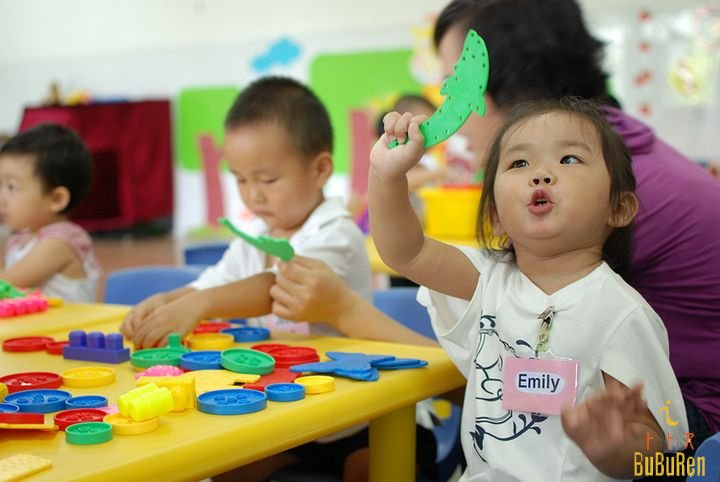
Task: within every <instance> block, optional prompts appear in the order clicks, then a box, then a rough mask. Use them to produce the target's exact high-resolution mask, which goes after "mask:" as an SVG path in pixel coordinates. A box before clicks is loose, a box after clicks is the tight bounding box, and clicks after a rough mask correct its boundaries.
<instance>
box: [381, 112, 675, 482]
mask: <svg viewBox="0 0 720 482" xmlns="http://www.w3.org/2000/svg"><path fill="white" fill-rule="evenodd" d="M422 120H423V119H422V118H417V117H415V118H413V117H412V116H411V115H403V116H401V115H400V114H397V113H391V114H389V115H388V116H387V117H386V119H385V135H384V136H383V138H381V139H380V141H378V143H377V144H376V145H375V147H374V148H373V152H372V154H371V170H370V185H369V187H370V190H369V194H370V219H371V226H372V233H373V236H374V238H375V243H376V245H377V247H378V250H379V252H380V254H381V256H382V257H383V259H384V261H385V262H386V263H387V264H388V265H389V266H391V267H393V268H395V269H396V270H397V271H398V272H400V273H401V274H403V275H405V276H406V277H408V278H410V279H412V280H414V281H416V282H417V283H419V284H422V285H424V286H425V287H426V288H422V289H421V292H420V294H419V295H418V297H419V299H420V301H421V302H422V303H423V304H425V305H426V306H427V307H428V310H429V312H430V315H431V317H432V321H433V328H434V330H435V332H436V333H437V335H438V338H439V340H440V342H441V344H442V345H443V347H444V348H445V349H446V350H447V351H448V353H449V355H450V356H451V357H452V359H453V360H454V361H455V363H456V364H457V366H458V367H459V369H460V370H461V371H462V372H463V373H464V374H465V376H466V377H467V379H468V385H467V391H466V394H465V402H464V408H463V423H462V430H461V437H462V444H463V450H464V452H465V456H466V458H467V462H468V467H467V470H466V473H465V474H464V476H463V479H462V480H473V481H474V480H593V481H599V480H607V479H608V478H632V477H633V476H634V475H639V474H637V473H635V474H634V471H633V469H634V468H635V467H634V465H633V464H634V462H636V461H637V460H638V459H637V457H643V456H644V455H645V454H646V453H647V454H653V455H654V453H655V452H662V451H664V450H672V451H674V450H677V449H682V448H683V447H684V446H685V440H686V438H685V437H686V434H685V432H686V431H687V421H686V416H685V410H684V406H683V402H682V397H681V395H680V390H679V388H678V384H677V381H676V379H675V376H674V374H673V371H672V368H671V367H670V364H669V361H668V353H667V335H666V332H665V329H664V327H663V324H662V321H661V320H660V319H659V317H658V316H657V315H656V314H655V312H654V311H653V310H652V309H651V308H650V306H649V305H648V304H647V303H645V301H644V300H643V299H642V297H641V296H640V295H639V294H638V293H637V292H636V291H634V290H633V289H632V288H631V287H630V286H629V285H627V284H626V283H625V282H624V281H623V279H622V278H621V277H620V276H619V275H617V274H616V273H615V272H614V271H613V269H615V270H619V271H620V272H622V270H623V268H624V266H625V265H626V263H627V260H628V257H629V253H630V249H629V245H628V244H629V243H628V240H629V239H630V238H629V235H630V232H629V230H630V223H631V221H632V219H633V217H634V215H635V213H636V211H637V207H638V206H637V199H636V197H635V194H634V188H635V180H634V177H633V174H632V170H631V165H630V157H629V155H628V152H627V149H626V148H625V145H624V144H623V142H622V141H621V140H620V138H619V137H618V136H617V134H615V133H614V132H613V131H612V129H611V128H610V127H609V125H608V124H607V122H606V121H605V120H604V119H603V117H602V115H601V114H600V113H599V112H598V111H597V109H596V108H595V107H594V106H593V105H592V104H590V103H587V102H583V101H578V100H565V101H547V102H538V103H529V104H524V105H521V106H519V107H517V108H516V109H514V110H512V111H511V112H510V113H509V115H508V118H507V121H506V123H505V125H504V127H503V128H502V129H501V130H500V132H499V134H498V136H497V138H496V139H495V141H494V144H493V145H492V148H491V150H490V153H489V156H488V162H487V171H486V177H485V179H484V188H483V197H482V199H481V203H480V208H479V215H478V226H480V227H482V226H483V225H485V220H486V219H487V220H489V221H490V222H491V225H492V226H493V227H494V233H487V232H483V229H482V228H480V229H479V231H480V232H479V238H480V241H481V243H482V244H485V245H487V241H488V238H489V236H491V235H493V234H494V235H496V236H498V235H506V236H507V237H508V239H509V243H508V244H507V246H506V250H505V252H493V251H490V250H487V249H481V250H474V249H470V248H458V247H454V246H449V245H445V244H442V243H440V242H438V241H435V240H432V239H428V238H425V237H424V236H423V233H422V231H421V228H420V224H419V222H418V220H417V219H416V218H415V216H414V214H413V211H412V209H411V207H410V206H409V203H408V200H407V194H406V192H407V185H406V180H405V173H406V172H407V171H408V170H409V169H410V168H411V167H412V166H413V165H414V163H415V162H417V160H418V159H419V158H420V156H421V155H422V143H423V139H422V134H421V133H420V131H419V129H418V124H419V122H421V121H422ZM407 136H409V141H408V142H407V144H405V145H401V146H399V147H397V148H394V149H388V147H387V145H388V142H389V141H390V140H392V139H393V138H398V140H400V141H401V142H402V141H404V140H405V138H406V137H407ZM463 300H469V302H467V301H463ZM640 381H642V382H643V383H644V386H643V385H641V384H640ZM546 382H548V383H546ZM555 389H557V391H556V390H555ZM641 394H642V396H643V397H644V398H645V400H647V402H646V401H644V400H643V398H642V397H641Z"/></svg>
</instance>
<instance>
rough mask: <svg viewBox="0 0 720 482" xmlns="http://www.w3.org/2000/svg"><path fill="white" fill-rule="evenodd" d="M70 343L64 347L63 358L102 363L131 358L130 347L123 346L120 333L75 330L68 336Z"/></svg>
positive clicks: (117, 361)
mask: <svg viewBox="0 0 720 482" xmlns="http://www.w3.org/2000/svg"><path fill="white" fill-rule="evenodd" d="M68 340H69V343H68V344H67V345H65V347H63V358H66V359H68V360H88V361H95V362H101V363H122V362H126V361H128V360H129V359H130V349H129V348H125V347H124V346H123V343H124V342H123V336H122V335H121V334H120V333H109V334H107V335H105V334H103V333H100V332H92V333H85V332H84V331H83V330H74V331H71V332H70V335H69V336H68Z"/></svg>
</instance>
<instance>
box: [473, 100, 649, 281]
mask: <svg viewBox="0 0 720 482" xmlns="http://www.w3.org/2000/svg"><path fill="white" fill-rule="evenodd" d="M548 113H566V114H567V115H569V116H573V117H576V118H578V119H582V120H584V121H586V122H587V123H588V124H589V125H590V127H591V128H592V129H593V130H594V131H595V132H596V133H597V135H598V139H599V140H600V146H601V148H602V154H603V157H604V159H605V165H606V166H607V169H608V173H609V175H610V203H611V205H612V208H613V209H616V208H617V207H618V205H619V203H620V201H621V199H622V194H623V193H625V192H631V193H634V192H635V176H634V174H633V171H632V158H631V156H630V152H629V151H628V149H627V147H626V146H625V143H624V142H623V140H622V138H621V137H620V136H619V135H618V134H617V133H616V132H615V131H614V130H613V128H612V126H610V124H609V123H608V122H607V120H605V117H604V116H603V114H602V112H600V110H599V109H598V108H597V105H596V104H595V103H594V102H592V101H588V100H582V99H578V98H574V97H568V98H563V99H558V100H544V101H534V102H525V103H520V104H518V105H516V106H515V107H513V108H512V109H510V110H509V111H508V115H507V117H506V120H505V124H504V125H503V126H502V127H501V128H500V131H499V132H498V134H497V136H496V137H495V140H494V141H493V143H492V146H491V147H490V150H489V152H488V156H487V162H486V170H485V178H484V179H483V191H482V196H481V198H480V207H479V208H478V219H477V237H478V239H479V241H480V243H481V244H482V245H484V246H496V245H497V243H496V242H495V243H493V239H492V232H491V230H490V229H489V226H490V225H491V222H492V220H491V213H493V212H494V211H495V178H496V176H497V170H498V165H499V162H500V153H501V151H502V147H503V144H504V142H505V138H506V137H507V136H508V135H509V134H510V133H512V132H514V131H515V129H517V128H518V127H519V126H520V125H521V124H523V123H524V122H526V121H528V120H529V119H532V118H536V117H539V116H541V115H543V114H548ZM631 238H632V223H631V224H629V225H627V226H624V227H620V228H615V229H613V231H612V232H611V233H610V236H609V237H608V239H606V240H605V244H604V245H603V260H604V261H605V262H607V263H608V265H610V267H611V268H612V269H613V270H615V271H616V272H618V273H619V274H620V275H625V274H626V273H627V269H628V267H629V263H630V255H631V248H632V244H631ZM500 250H501V251H512V246H509V245H506V246H504V247H503V248H502V249H500Z"/></svg>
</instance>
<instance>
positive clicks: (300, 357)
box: [268, 346, 320, 368]
mask: <svg viewBox="0 0 720 482" xmlns="http://www.w3.org/2000/svg"><path fill="white" fill-rule="evenodd" d="M268 353H269V354H270V355H271V356H272V357H273V358H274V359H275V365H276V366H277V367H279V368H287V367H291V366H293V365H299V364H301V363H312V362H317V361H320V355H318V352H317V350H315V348H310V347H307V346H288V347H285V348H277V349H274V350H270V351H269V352H268Z"/></svg>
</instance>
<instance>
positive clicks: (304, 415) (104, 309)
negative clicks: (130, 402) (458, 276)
mask: <svg viewBox="0 0 720 482" xmlns="http://www.w3.org/2000/svg"><path fill="white" fill-rule="evenodd" d="M79 308H86V309H87V310H89V312H92V313H95V315H94V316H95V319H97V320H98V322H97V323H89V322H87V321H88V320H89V319H90V318H92V317H93V315H91V314H88V313H86V314H87V318H82V320H81V322H82V323H83V326H82V327H80V326H78V327H80V328H82V329H85V330H88V331H90V330H93V331H102V332H105V333H109V332H114V331H116V330H117V326H118V323H119V321H120V319H122V316H123V314H124V312H125V311H126V310H127V308H125V309H124V310H123V309H118V307H114V306H103V305H95V306H84V307H77V306H73V305H70V306H67V307H65V308H57V309H56V311H50V312H48V313H47V314H45V315H37V317H38V318H36V319H35V320H34V323H44V326H46V327H47V328H48V329H46V330H44V331H42V332H40V331H39V330H38V329H37V327H36V326H34V325H29V324H28V325H26V326H27V328H28V330H27V331H25V332H21V330H20V328H17V329H16V330H14V332H13V333H12V335H13V336H21V335H26V334H39V333H41V334H44V335H48V336H52V337H54V338H56V339H64V338H65V337H66V335H67V332H68V330H69V329H70V328H71V327H69V326H65V323H61V321H62V320H66V319H67V318H69V317H70V315H71V314H72V313H80V312H82V311H84V310H80V309H79ZM41 317H42V318H43V319H40V318H41ZM28 318H29V317H28ZM113 318H114V321H111V319H113ZM86 322H87V323H86ZM58 325H62V327H61V328H59V327H58ZM51 327H55V329H52V328H51ZM72 328H75V327H72ZM0 338H3V337H0ZM272 342H281V343H282V342H285V343H288V344H291V345H304V346H312V347H314V348H316V349H317V350H318V352H320V353H324V352H326V351H333V350H334V351H354V352H362V353H381V354H390V355H395V356H398V357H410V358H422V359H425V360H427V361H428V362H429V365H428V367H425V368H422V369H414V370H397V371H382V372H381V375H380V379H379V380H378V381H376V382H361V381H353V380H348V379H345V378H341V377H336V390H335V391H334V392H332V393H328V394H322V395H309V396H308V397H307V398H306V399H304V400H302V401H298V402H292V403H278V402H268V408H267V409H265V410H263V411H260V412H256V413H253V414H247V415H236V416H218V415H208V414H204V413H201V412H199V411H197V410H190V411H186V412H182V413H170V414H167V415H164V416H162V417H161V421H162V425H161V427H160V428H159V429H158V430H156V431H154V432H151V433H148V434H144V435H135V436H130V435H117V436H115V437H114V438H113V440H111V441H110V442H107V443H104V444H100V445H89V446H76V445H70V444H68V443H66V441H65V434H64V433H63V432H57V433H55V432H50V433H48V432H39V431H21V430H12V431H7V430H4V431H0V458H5V457H8V456H11V455H14V454H19V453H25V454H32V455H36V456H39V457H43V458H47V459H50V460H51V461H52V463H53V466H52V468H51V469H49V470H46V471H43V472H40V473H37V474H35V475H32V476H30V477H28V478H27V479H24V480H27V481H28V482H36V481H53V482H54V481H58V480H62V481H109V480H123V481H125V480H163V481H171V480H188V481H189V480H199V479H202V478H204V477H208V476H212V475H213V474H217V473H220V472H223V471H226V470H228V469H230V468H233V467H236V466H240V465H243V464H247V463H250V462H253V461H255V460H258V459H261V458H264V457H267V456H269V455H272V454H275V453H278V452H281V451H284V450H286V449H288V448H291V447H294V446H297V445H300V444H302V443H305V442H309V441H312V440H315V439H317V438H319V437H323V436H325V435H329V434H331V433H334V432H336V431H338V430H342V429H344V428H348V427H351V426H353V425H355V424H358V423H360V422H364V421H370V449H371V450H370V479H371V480H372V481H376V482H377V481H393V482H403V481H408V482H409V481H414V480H415V465H414V454H415V403H416V402H417V401H419V400H422V399H425V398H428V397H431V396H433V395H437V394H440V393H443V392H446V391H449V390H452V389H454V388H457V387H459V386H461V385H463V384H464V378H463V377H462V375H461V374H460V373H459V372H458V371H457V370H456V368H455V367H454V365H453V364H452V363H451V361H450V360H449V359H448V357H447V356H446V355H445V353H444V352H443V351H442V350H441V349H439V348H428V347H420V346H411V345H400V344H393V343H383V342H374V341H364V340H355V339H346V338H323V337H310V338H302V339H299V338H298V337H297V336H295V335H293V336H292V338H283V337H282V336H274V337H273V339H272ZM248 345H249V344H238V346H248ZM88 364H90V363H89V362H83V361H76V360H64V359H62V358H61V357H59V356H53V355H48V354H46V353H44V352H37V353H8V352H0V376H1V375H5V374H9V373H16V372H23V371H54V372H57V373H61V372H63V371H65V370H67V369H69V368H73V367H79V366H86V365H88ZM106 366H113V367H114V368H115V370H116V372H117V380H116V382H115V383H114V384H112V385H106V386H103V387H97V388H82V389H81V388H71V389H67V390H68V391H69V392H71V393H72V394H73V395H83V394H100V395H104V396H106V397H108V399H109V400H110V402H111V403H116V402H117V398H118V396H119V395H121V394H123V393H125V392H127V391H128V390H130V389H132V388H133V387H134V386H135V384H134V380H133V375H134V372H133V370H132V368H131V367H130V365H129V364H128V363H123V364H120V365H106ZM51 415H52V414H49V415H46V421H47V420H50V419H51Z"/></svg>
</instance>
